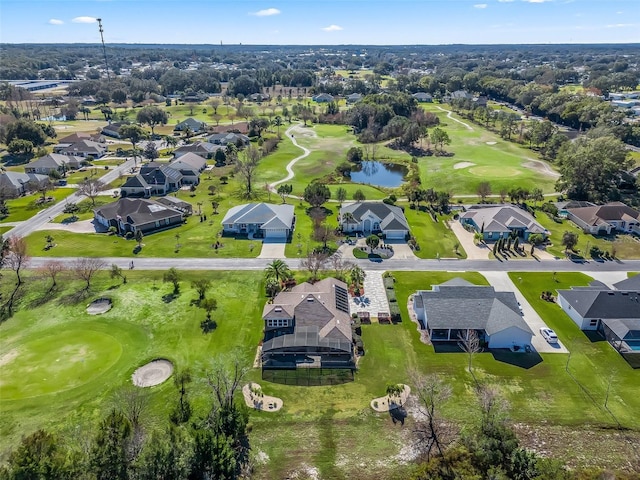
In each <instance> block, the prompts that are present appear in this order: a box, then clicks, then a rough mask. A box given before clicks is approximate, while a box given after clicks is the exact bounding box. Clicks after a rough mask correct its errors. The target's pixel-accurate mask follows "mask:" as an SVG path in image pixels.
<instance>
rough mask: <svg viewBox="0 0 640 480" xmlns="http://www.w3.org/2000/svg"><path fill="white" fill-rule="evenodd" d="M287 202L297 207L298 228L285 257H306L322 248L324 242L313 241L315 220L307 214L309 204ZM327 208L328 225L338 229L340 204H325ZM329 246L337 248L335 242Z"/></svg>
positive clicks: (287, 247)
mask: <svg viewBox="0 0 640 480" xmlns="http://www.w3.org/2000/svg"><path fill="white" fill-rule="evenodd" d="M287 202H288V203H292V204H294V205H295V215H296V227H295V230H294V233H293V238H292V239H291V242H289V243H287V245H286V246H285V255H286V256H287V257H289V258H300V257H306V256H307V253H308V252H310V251H312V250H313V249H314V248H316V247H321V246H322V242H318V241H315V240H314V239H313V220H312V219H311V217H310V216H309V214H308V213H307V212H308V209H309V204H308V203H305V202H302V201H294V200H292V199H290V200H287ZM294 202H295V203H294ZM325 208H326V210H325V211H326V212H327V215H328V216H327V220H326V223H327V224H328V225H331V226H332V227H333V228H335V227H337V226H338V221H337V214H338V211H339V208H338V204H336V203H327V204H325ZM328 246H329V247H331V248H336V244H335V242H329V243H328Z"/></svg>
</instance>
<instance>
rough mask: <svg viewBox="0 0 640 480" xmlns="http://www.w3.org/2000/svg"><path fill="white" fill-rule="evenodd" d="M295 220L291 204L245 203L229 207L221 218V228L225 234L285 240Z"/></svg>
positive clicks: (291, 230)
mask: <svg viewBox="0 0 640 480" xmlns="http://www.w3.org/2000/svg"><path fill="white" fill-rule="evenodd" d="M295 220H296V216H295V214H294V208H293V205H287V204H282V205H274V204H270V203H247V204H244V205H238V206H235V207H232V208H230V209H229V211H228V212H227V214H226V215H225V217H224V218H223V219H222V229H223V231H224V232H225V233H227V234H247V235H250V236H255V237H263V238H265V239H279V240H286V239H287V238H289V235H291V232H293V228H294V225H295Z"/></svg>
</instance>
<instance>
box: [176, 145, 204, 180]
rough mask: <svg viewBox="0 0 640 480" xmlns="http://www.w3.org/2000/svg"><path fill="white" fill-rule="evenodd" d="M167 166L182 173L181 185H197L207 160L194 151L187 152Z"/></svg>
mask: <svg viewBox="0 0 640 480" xmlns="http://www.w3.org/2000/svg"><path fill="white" fill-rule="evenodd" d="M168 166H169V168H172V169H174V170H176V171H178V172H180V173H181V174H182V184H183V185H198V184H199V183H200V173H201V172H202V171H203V170H204V169H205V168H206V167H207V161H206V160H205V159H204V158H202V157H200V156H198V155H196V154H195V153H192V152H189V153H185V154H184V155H182V156H181V157H180V158H178V159H177V160H174V161H172V162H171V163H170V164H169V165H168Z"/></svg>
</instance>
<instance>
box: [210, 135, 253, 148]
mask: <svg viewBox="0 0 640 480" xmlns="http://www.w3.org/2000/svg"><path fill="white" fill-rule="evenodd" d="M206 140H207V142H209V143H212V144H214V145H222V146H223V147H226V146H227V145H229V144H231V143H233V144H234V145H235V146H237V147H238V148H240V147H243V146H246V145H249V142H250V140H249V137H247V136H246V135H243V134H241V133H234V132H225V133H214V134H212V135H209V136H208V137H207V139H206Z"/></svg>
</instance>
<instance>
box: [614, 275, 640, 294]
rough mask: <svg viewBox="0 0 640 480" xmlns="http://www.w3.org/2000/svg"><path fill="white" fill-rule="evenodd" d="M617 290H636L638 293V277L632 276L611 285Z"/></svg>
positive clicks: (639, 285)
mask: <svg viewBox="0 0 640 480" xmlns="http://www.w3.org/2000/svg"><path fill="white" fill-rule="evenodd" d="M613 286H614V287H616V288H617V289H618V290H637V291H639V292H640V275H634V276H632V277H629V278H627V279H626V280H622V281H620V282H618V283H614V284H613Z"/></svg>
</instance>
